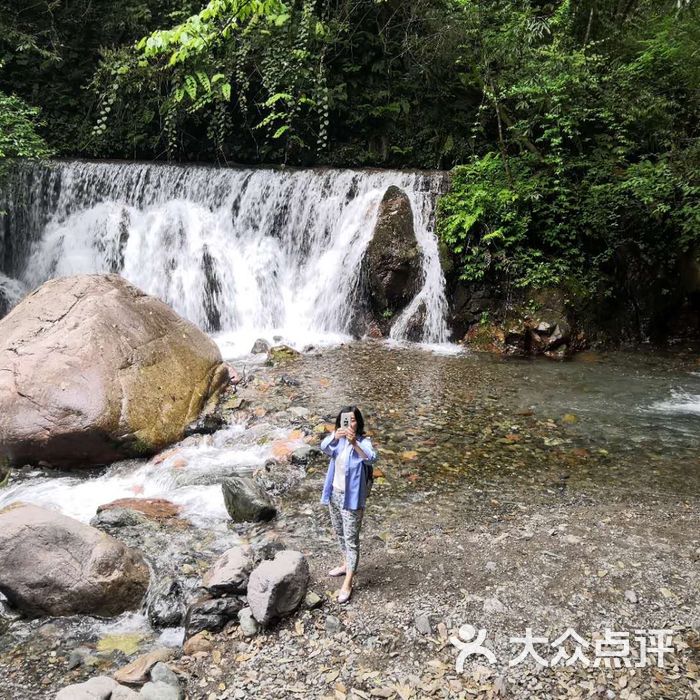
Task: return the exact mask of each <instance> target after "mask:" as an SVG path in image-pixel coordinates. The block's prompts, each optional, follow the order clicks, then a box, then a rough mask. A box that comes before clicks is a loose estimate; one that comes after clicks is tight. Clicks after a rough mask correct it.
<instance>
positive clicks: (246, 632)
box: [238, 608, 258, 637]
mask: <svg viewBox="0 0 700 700" xmlns="http://www.w3.org/2000/svg"><path fill="white" fill-rule="evenodd" d="M238 622H239V624H240V626H241V632H243V636H245V637H253V636H255V635H256V634H257V633H258V623H257V622H256V620H255V618H254V617H253V611H252V610H251V609H250V608H243V609H242V610H241V611H240V612H239V613H238Z"/></svg>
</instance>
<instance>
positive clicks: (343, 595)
mask: <svg viewBox="0 0 700 700" xmlns="http://www.w3.org/2000/svg"><path fill="white" fill-rule="evenodd" d="M351 595H352V588H351V589H350V590H349V591H344V590H343V589H342V588H341V589H340V592H339V593H338V602H339V603H340V604H341V605H342V604H343V603H347V602H348V601H349V600H350V596H351Z"/></svg>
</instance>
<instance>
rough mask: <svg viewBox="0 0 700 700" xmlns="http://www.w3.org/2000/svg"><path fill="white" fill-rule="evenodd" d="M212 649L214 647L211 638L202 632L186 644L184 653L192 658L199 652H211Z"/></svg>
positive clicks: (183, 649)
mask: <svg viewBox="0 0 700 700" xmlns="http://www.w3.org/2000/svg"><path fill="white" fill-rule="evenodd" d="M212 648H213V645H212V643H211V641H210V640H209V636H208V635H207V634H206V632H200V633H199V634H195V635H194V637H190V639H188V640H187V641H186V642H185V644H184V646H183V648H182V651H183V653H184V654H185V655H186V656H192V654H196V653H197V652H199V651H211V650H212Z"/></svg>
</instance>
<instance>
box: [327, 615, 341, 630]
mask: <svg viewBox="0 0 700 700" xmlns="http://www.w3.org/2000/svg"><path fill="white" fill-rule="evenodd" d="M338 632H340V620H339V619H338V618H337V617H336V616H335V615H328V617H326V634H331V635H333V634H337V633H338Z"/></svg>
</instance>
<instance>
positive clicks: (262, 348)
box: [250, 338, 271, 355]
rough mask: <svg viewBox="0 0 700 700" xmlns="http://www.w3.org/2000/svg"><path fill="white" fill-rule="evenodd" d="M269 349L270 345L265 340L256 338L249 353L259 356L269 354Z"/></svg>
mask: <svg viewBox="0 0 700 700" xmlns="http://www.w3.org/2000/svg"><path fill="white" fill-rule="evenodd" d="M270 347H271V346H270V343H268V342H267V340H265V339H264V338H258V339H257V340H256V341H255V343H253V347H252V348H251V349H250V352H251V354H252V355H260V354H261V353H263V352H269V351H270Z"/></svg>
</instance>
